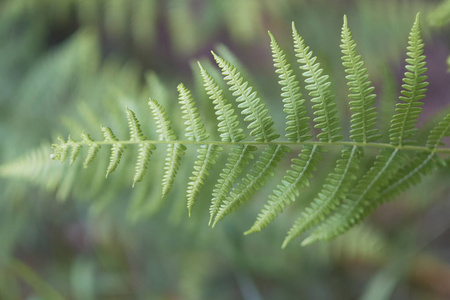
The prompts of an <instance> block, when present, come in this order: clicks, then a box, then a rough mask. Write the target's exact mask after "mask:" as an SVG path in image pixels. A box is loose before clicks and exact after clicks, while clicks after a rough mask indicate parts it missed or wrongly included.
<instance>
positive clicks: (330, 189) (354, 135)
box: [283, 16, 380, 247]
mask: <svg viewBox="0 0 450 300" xmlns="http://www.w3.org/2000/svg"><path fill="white" fill-rule="evenodd" d="M341 38H342V39H341V42H342V44H341V48H342V54H343V56H342V65H343V66H344V67H345V72H346V73H347V74H348V75H347V76H346V79H347V80H348V83H347V85H348V86H349V90H350V94H349V98H350V99H351V101H350V110H351V111H353V112H354V113H353V114H352V117H351V121H350V123H351V130H350V138H351V139H352V140H353V141H355V142H359V143H368V142H373V141H375V140H376V139H378V138H379V137H380V135H379V134H377V132H378V130H377V129H374V127H375V125H376V118H377V113H376V112H375V107H374V106H373V105H374V103H375V100H374V99H375V94H373V91H374V88H373V87H371V82H370V81H368V77H369V76H368V75H367V74H366V72H367V69H366V68H365V67H364V62H363V61H362V60H361V55H358V52H357V51H356V43H355V41H354V40H353V37H352V33H351V31H350V29H349V27H348V23H347V17H346V16H344V24H343V26H342V33H341ZM362 155H363V151H362V149H361V148H360V147H357V146H352V147H345V148H344V149H343V150H342V154H341V159H339V160H338V161H337V163H336V167H335V169H334V171H333V172H332V173H330V174H329V175H328V177H327V179H326V180H325V184H324V185H323V187H322V190H321V191H320V192H319V193H318V195H317V196H316V197H315V198H314V200H313V201H312V203H311V205H310V206H309V207H307V208H306V209H305V211H304V212H303V213H302V216H301V217H300V218H298V219H297V220H296V221H295V223H294V225H293V226H292V228H291V229H290V230H289V232H288V234H287V237H286V239H285V241H284V243H283V247H285V246H286V245H287V243H288V242H290V241H291V240H293V239H294V238H295V237H296V236H299V235H300V234H302V233H303V232H304V231H305V230H307V229H309V228H310V227H311V226H313V225H315V224H317V223H319V222H320V221H322V220H323V219H324V218H325V217H326V216H327V215H329V214H330V213H331V212H332V211H333V210H334V209H335V208H336V207H337V206H338V205H339V203H340V200H341V199H342V198H344V197H345V194H346V193H347V192H348V190H349V189H350V186H351V184H352V183H353V182H354V181H355V180H356V175H355V174H356V173H357V172H358V170H359V165H360V161H361V157H362Z"/></svg>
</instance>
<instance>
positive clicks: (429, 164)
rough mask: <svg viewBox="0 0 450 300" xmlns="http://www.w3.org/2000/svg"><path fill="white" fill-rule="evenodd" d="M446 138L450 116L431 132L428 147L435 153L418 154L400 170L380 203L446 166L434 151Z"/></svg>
mask: <svg viewBox="0 0 450 300" xmlns="http://www.w3.org/2000/svg"><path fill="white" fill-rule="evenodd" d="M446 136H450V114H448V115H447V116H446V117H445V118H444V120H443V121H441V122H440V123H439V124H438V125H437V126H436V127H435V128H434V129H432V130H431V131H430V135H429V136H428V140H427V147H428V148H429V149H431V150H433V151H432V152H429V153H426V152H421V153H418V154H417V155H416V157H415V158H414V159H413V160H412V162H411V163H410V164H408V165H406V166H405V167H403V168H402V169H400V170H399V171H398V173H397V174H396V175H395V178H394V179H393V180H391V181H390V182H389V184H388V185H387V186H385V187H384V188H383V191H382V192H381V193H380V196H379V199H380V201H383V202H385V201H387V200H389V199H391V198H394V197H396V196H397V195H399V194H400V193H401V192H403V191H405V190H407V189H408V188H409V187H410V186H412V185H417V184H418V183H419V182H420V181H421V180H422V178H421V177H422V176H424V175H427V174H429V173H430V172H431V171H432V170H433V169H435V168H436V167H438V166H442V165H445V164H446V163H445V161H443V160H442V159H441V158H440V157H439V156H437V155H436V153H435V152H434V150H436V149H437V147H438V146H439V145H441V144H442V142H441V141H442V139H443V138H444V137H446Z"/></svg>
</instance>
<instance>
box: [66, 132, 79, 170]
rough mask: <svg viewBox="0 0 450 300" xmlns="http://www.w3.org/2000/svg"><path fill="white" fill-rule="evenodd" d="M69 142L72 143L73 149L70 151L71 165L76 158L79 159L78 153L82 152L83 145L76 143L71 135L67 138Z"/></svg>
mask: <svg viewBox="0 0 450 300" xmlns="http://www.w3.org/2000/svg"><path fill="white" fill-rule="evenodd" d="M67 143H68V144H72V145H71V148H72V149H71V153H70V165H71V166H73V164H74V163H75V160H76V159H77V156H78V154H79V153H80V150H81V145H79V144H76V143H75V141H74V140H72V139H71V138H70V136H69V138H68V139H67Z"/></svg>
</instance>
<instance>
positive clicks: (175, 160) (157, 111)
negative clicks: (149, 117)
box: [148, 99, 186, 197]
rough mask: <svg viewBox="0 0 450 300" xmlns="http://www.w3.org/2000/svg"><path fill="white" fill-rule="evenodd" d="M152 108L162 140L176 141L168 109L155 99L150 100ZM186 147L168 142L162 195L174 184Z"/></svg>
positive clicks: (149, 103)
mask: <svg viewBox="0 0 450 300" xmlns="http://www.w3.org/2000/svg"><path fill="white" fill-rule="evenodd" d="M148 105H149V106H150V109H151V110H152V113H153V117H154V119H155V120H156V126H157V130H156V132H157V133H159V140H160V141H174V140H176V139H177V137H176V135H175V134H174V131H173V130H172V127H171V122H170V121H169V119H168V118H167V114H166V111H165V110H164V109H163V107H162V106H161V105H160V104H159V103H158V102H157V101H156V100H153V99H150V101H149V102H148ZM185 150H186V147H185V146H184V145H182V144H168V145H167V155H166V160H165V164H164V175H163V179H162V192H161V197H164V196H165V195H167V193H168V192H169V191H170V189H171V188H172V186H173V182H174V180H175V176H176V175H177V172H178V168H179V166H180V160H181V157H182V156H183V155H184V151H185Z"/></svg>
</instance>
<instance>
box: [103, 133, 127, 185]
mask: <svg viewBox="0 0 450 300" xmlns="http://www.w3.org/2000/svg"><path fill="white" fill-rule="evenodd" d="M101 130H102V132H103V137H104V139H105V141H106V142H110V143H112V145H111V155H110V157H109V165H108V168H107V169H106V175H105V177H106V178H108V176H109V174H111V173H112V172H114V171H115V170H116V168H117V166H118V165H119V163H120V159H121V158H122V153H123V150H124V149H125V145H124V144H121V143H114V142H117V141H119V140H118V139H117V138H116V136H115V135H114V133H113V132H112V130H111V128H109V127H103V126H102V127H101Z"/></svg>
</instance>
